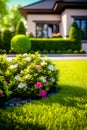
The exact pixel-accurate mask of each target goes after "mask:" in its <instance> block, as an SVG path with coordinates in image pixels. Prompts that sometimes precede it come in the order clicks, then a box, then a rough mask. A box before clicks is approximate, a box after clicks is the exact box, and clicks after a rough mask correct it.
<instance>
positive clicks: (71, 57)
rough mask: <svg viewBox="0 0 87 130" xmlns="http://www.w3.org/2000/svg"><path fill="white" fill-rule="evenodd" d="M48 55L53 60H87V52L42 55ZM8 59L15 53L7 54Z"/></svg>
mask: <svg viewBox="0 0 87 130" xmlns="http://www.w3.org/2000/svg"><path fill="white" fill-rule="evenodd" d="M43 56H47V57H48V58H49V59H52V60H87V54H41V57H43ZM7 57H8V59H9V60H10V59H12V58H14V57H15V55H7Z"/></svg>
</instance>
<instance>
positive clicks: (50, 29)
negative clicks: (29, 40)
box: [36, 23, 59, 38]
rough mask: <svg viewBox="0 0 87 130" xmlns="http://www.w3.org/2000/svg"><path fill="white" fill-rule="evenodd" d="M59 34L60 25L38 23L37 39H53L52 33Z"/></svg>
mask: <svg viewBox="0 0 87 130" xmlns="http://www.w3.org/2000/svg"><path fill="white" fill-rule="evenodd" d="M58 32H59V26H58V24H52V23H51V24H46V23H36V37H45V38H47V37H52V33H58Z"/></svg>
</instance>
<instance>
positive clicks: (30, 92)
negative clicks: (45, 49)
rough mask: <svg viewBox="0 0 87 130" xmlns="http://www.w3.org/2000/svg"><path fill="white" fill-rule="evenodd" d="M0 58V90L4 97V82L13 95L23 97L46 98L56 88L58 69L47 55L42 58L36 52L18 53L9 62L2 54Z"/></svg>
mask: <svg viewBox="0 0 87 130" xmlns="http://www.w3.org/2000/svg"><path fill="white" fill-rule="evenodd" d="M0 60H1V61H2V62H0V66H1V69H0V77H1V78H0V86H2V88H0V91H1V94H3V97H4V95H5V93H4V91H3V87H4V86H5V85H4V84H6V86H7V88H8V90H9V91H11V92H12V93H11V94H12V96H15V97H21V98H27V97H28V98H31V99H37V98H41V97H42V98H46V96H47V94H48V93H50V92H53V91H55V90H56V86H57V78H58V77H57V74H58V69H57V68H56V67H55V65H54V64H53V63H52V61H51V60H49V59H47V58H46V57H43V58H41V57H40V55H39V54H38V53H35V55H34V54H23V55H22V54H20V55H17V56H16V57H15V58H13V59H12V61H9V62H8V60H7V59H6V58H4V57H3V56H1V57H0ZM9 91H8V92H9Z"/></svg>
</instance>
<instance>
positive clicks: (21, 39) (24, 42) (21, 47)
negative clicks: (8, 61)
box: [11, 34, 31, 53]
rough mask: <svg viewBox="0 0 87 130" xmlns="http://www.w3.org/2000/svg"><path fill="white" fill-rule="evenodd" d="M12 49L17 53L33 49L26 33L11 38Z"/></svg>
mask: <svg viewBox="0 0 87 130" xmlns="http://www.w3.org/2000/svg"><path fill="white" fill-rule="evenodd" d="M11 49H12V50H14V51H15V52H16V53H27V52H28V51H29V50H30V49H31V42H30V40H29V39H28V37H27V36H25V35H21V34H20V35H16V36H14V37H13V38H12V40H11Z"/></svg>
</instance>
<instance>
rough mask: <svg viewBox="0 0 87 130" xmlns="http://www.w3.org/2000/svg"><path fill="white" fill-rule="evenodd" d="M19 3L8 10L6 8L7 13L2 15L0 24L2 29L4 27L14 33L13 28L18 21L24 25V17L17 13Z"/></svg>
mask: <svg viewBox="0 0 87 130" xmlns="http://www.w3.org/2000/svg"><path fill="white" fill-rule="evenodd" d="M20 7H21V5H18V6H17V7H12V8H10V10H8V14H6V15H5V16H4V18H3V19H4V20H3V22H2V24H1V27H0V28H2V30H4V29H10V30H11V31H12V32H13V33H14V34H15V31H16V30H15V29H16V26H17V23H18V21H23V23H24V24H25V25H26V21H25V19H24V18H23V17H22V15H21V14H20V13H19V11H18V8H20Z"/></svg>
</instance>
